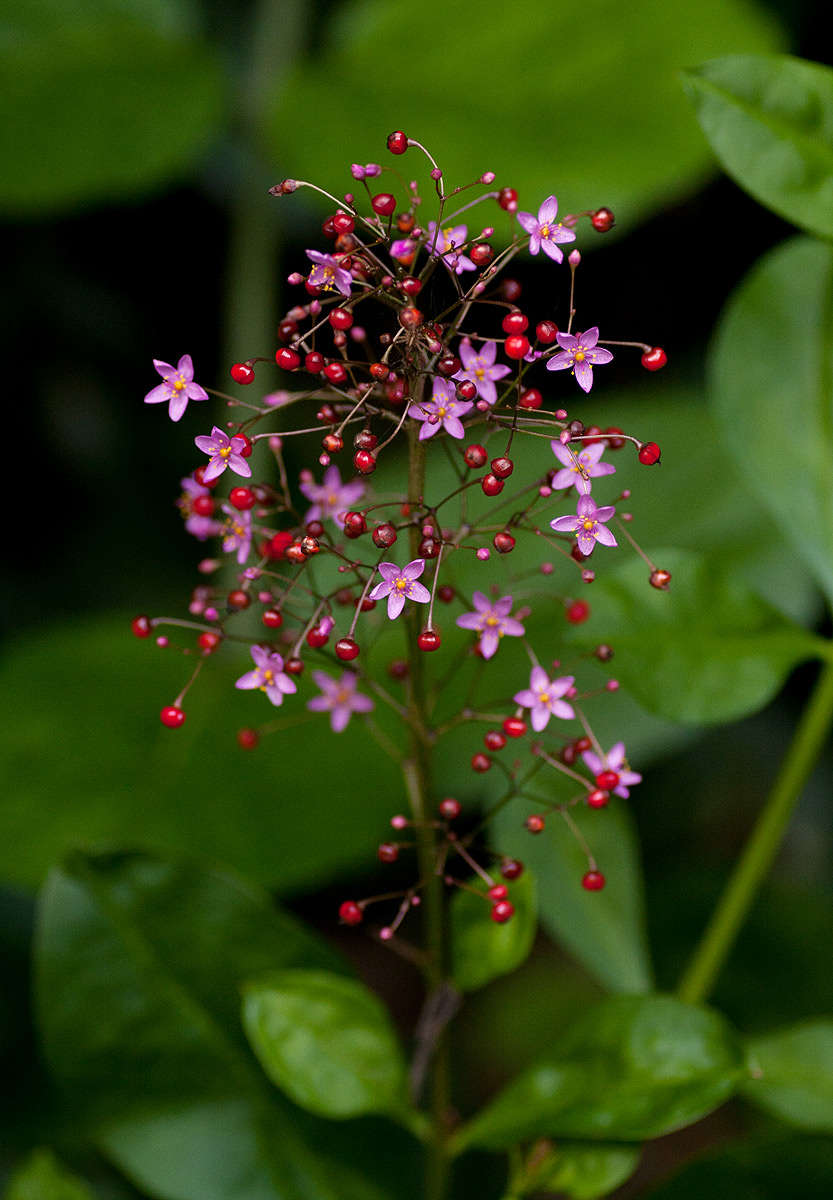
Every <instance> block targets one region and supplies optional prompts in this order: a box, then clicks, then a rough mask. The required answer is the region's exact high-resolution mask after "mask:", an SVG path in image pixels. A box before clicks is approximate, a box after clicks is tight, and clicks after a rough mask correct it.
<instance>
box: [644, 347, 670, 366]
mask: <svg viewBox="0 0 833 1200" xmlns="http://www.w3.org/2000/svg"><path fill="white" fill-rule="evenodd" d="M667 362H668V356H667V354H666V353H665V351H664V350H663V348H662V346H652V347H651V349H650V350H646V351H645V353H644V354H643V355H642V365H643V367H644V368H645V370H646V371H659V370H661V368H662V367H664V366H665V364H666V363H667Z"/></svg>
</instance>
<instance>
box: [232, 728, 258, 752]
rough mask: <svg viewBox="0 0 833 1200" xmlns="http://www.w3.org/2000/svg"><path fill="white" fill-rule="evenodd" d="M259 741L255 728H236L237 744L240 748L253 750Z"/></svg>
mask: <svg viewBox="0 0 833 1200" xmlns="http://www.w3.org/2000/svg"><path fill="white" fill-rule="evenodd" d="M259 741H260V738H259V737H258V734H257V730H256V729H238V731H237V745H238V746H239V747H240V749H241V750H254V749H255V747H256V746H257V744H258V742H259Z"/></svg>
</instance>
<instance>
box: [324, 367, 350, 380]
mask: <svg viewBox="0 0 833 1200" xmlns="http://www.w3.org/2000/svg"><path fill="white" fill-rule="evenodd" d="M324 374H325V375H326V376H327V378H328V379H329V381H330V383H344V381H345V379H346V378H347V370H346V368H345V367H344V364H343V363H340V362H331V363H327V365H326V367H325V368H324Z"/></svg>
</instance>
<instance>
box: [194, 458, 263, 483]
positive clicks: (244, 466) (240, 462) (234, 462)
mask: <svg viewBox="0 0 833 1200" xmlns="http://www.w3.org/2000/svg"><path fill="white" fill-rule="evenodd" d="M228 465H229V466H230V467H231V469H232V471H234V473H235V475H243V476H245V477H246V479H248V478H249V476H250V475H251V473H252V468H251V467H250V466H249V464H248V463H247V462H246V460H245V458H243V456H242V455H241V454H230V455H229V456H228ZM204 478H205V476H204V475H203V479H204Z"/></svg>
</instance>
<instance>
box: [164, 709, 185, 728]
mask: <svg viewBox="0 0 833 1200" xmlns="http://www.w3.org/2000/svg"><path fill="white" fill-rule="evenodd" d="M159 720H160V721H161V722H162V724H163V725H167V727H168V729H179V727H180V725H181V724H182V722H183V721H184V720H185V713H184V712H183V711H182V709H181V708H177V706H176V705H175V704H168V705H166V707H165V708H163V709H162V711H161V712H160V714H159Z"/></svg>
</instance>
